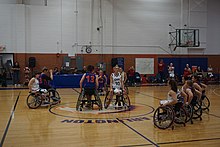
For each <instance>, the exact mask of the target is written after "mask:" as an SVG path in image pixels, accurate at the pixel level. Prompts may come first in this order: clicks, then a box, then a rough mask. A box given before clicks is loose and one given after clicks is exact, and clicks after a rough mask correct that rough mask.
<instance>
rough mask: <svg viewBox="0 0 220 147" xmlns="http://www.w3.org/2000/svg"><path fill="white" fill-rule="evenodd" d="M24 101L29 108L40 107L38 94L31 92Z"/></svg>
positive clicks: (40, 101)
mask: <svg viewBox="0 0 220 147" xmlns="http://www.w3.org/2000/svg"><path fill="white" fill-rule="evenodd" d="M26 103H27V105H28V107H29V108H30V109H36V108H38V107H40V105H41V103H42V99H41V96H40V95H35V94H33V93H31V94H29V95H28V97H27V100H26Z"/></svg>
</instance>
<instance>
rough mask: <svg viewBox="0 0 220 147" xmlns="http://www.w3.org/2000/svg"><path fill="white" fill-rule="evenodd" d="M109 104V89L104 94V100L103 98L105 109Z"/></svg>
mask: <svg viewBox="0 0 220 147" xmlns="http://www.w3.org/2000/svg"><path fill="white" fill-rule="evenodd" d="M109 105H110V91H108V92H107V93H106V96H105V100H104V107H105V109H107V108H108V106H109Z"/></svg>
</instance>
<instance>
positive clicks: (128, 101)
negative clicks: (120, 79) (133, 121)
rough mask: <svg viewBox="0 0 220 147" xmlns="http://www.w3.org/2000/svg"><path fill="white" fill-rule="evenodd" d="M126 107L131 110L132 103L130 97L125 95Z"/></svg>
mask: <svg viewBox="0 0 220 147" xmlns="http://www.w3.org/2000/svg"><path fill="white" fill-rule="evenodd" d="M124 106H126V107H128V108H129V109H130V106H131V102H130V98H129V96H128V95H124Z"/></svg>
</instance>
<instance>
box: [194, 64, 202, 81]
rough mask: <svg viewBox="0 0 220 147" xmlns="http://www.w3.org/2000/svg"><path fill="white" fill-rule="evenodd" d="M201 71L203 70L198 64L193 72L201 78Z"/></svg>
mask: <svg viewBox="0 0 220 147" xmlns="http://www.w3.org/2000/svg"><path fill="white" fill-rule="evenodd" d="M202 72H203V70H202V69H201V67H200V66H198V67H197V68H196V71H195V74H196V75H197V76H199V77H200V78H202V77H203V75H202Z"/></svg>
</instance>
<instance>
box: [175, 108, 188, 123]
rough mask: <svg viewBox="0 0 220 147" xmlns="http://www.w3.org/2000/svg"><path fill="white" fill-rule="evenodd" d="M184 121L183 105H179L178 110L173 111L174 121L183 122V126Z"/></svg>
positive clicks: (185, 119) (185, 117)
mask: <svg viewBox="0 0 220 147" xmlns="http://www.w3.org/2000/svg"><path fill="white" fill-rule="evenodd" d="M186 121H187V114H186V111H185V109H184V108H183V107H180V108H179V110H177V111H176V112H175V118H174V122H175V123H177V124H184V126H185V123H186Z"/></svg>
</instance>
